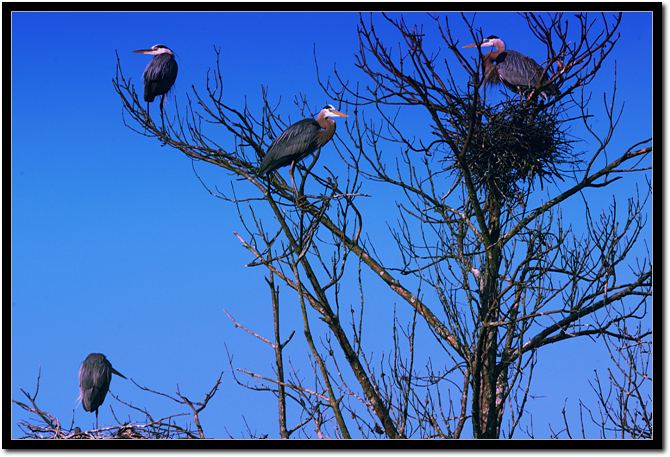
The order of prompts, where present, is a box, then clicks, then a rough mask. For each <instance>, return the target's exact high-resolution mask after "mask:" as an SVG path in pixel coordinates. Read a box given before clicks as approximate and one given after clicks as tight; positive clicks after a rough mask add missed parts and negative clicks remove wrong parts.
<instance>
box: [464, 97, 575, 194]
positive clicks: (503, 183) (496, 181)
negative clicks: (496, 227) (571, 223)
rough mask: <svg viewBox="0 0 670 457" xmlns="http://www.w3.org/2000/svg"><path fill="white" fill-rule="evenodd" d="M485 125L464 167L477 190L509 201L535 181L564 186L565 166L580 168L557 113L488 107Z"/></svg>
mask: <svg viewBox="0 0 670 457" xmlns="http://www.w3.org/2000/svg"><path fill="white" fill-rule="evenodd" d="M480 120H481V121H480V123H479V128H478V129H476V131H475V132H474V135H473V136H472V139H471V141H470V143H469V147H468V148H467V150H466V151H465V155H464V163H463V165H464V166H466V167H468V169H469V170H470V173H471V175H472V179H473V181H474V184H475V185H476V186H477V187H481V186H486V187H487V188H488V189H489V190H490V191H491V192H495V193H496V194H498V195H499V196H500V197H502V198H504V197H506V196H510V195H513V194H516V193H517V192H518V191H519V190H520V189H521V187H522V186H523V185H530V186H532V185H533V183H534V182H535V178H538V179H539V180H540V184H542V183H543V180H547V181H550V182H554V181H555V179H556V178H558V179H560V180H562V179H563V178H562V176H561V175H562V174H563V173H564V172H565V169H564V166H565V165H566V164H570V163H574V162H575V157H574V156H573V155H572V154H571V148H570V147H569V146H570V142H569V141H568V140H567V139H566V134H565V132H564V131H563V130H562V128H561V127H562V123H561V121H560V119H559V115H558V110H557V109H545V108H543V107H542V106H541V105H537V104H527V103H519V101H518V100H510V101H507V102H504V103H502V104H499V105H496V106H493V107H485V108H484V109H483V112H482V116H481V117H480Z"/></svg>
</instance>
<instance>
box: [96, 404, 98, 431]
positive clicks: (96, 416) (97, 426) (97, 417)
mask: <svg viewBox="0 0 670 457" xmlns="http://www.w3.org/2000/svg"><path fill="white" fill-rule="evenodd" d="M95 428H96V429H97V428H98V410H97V409H96V410H95Z"/></svg>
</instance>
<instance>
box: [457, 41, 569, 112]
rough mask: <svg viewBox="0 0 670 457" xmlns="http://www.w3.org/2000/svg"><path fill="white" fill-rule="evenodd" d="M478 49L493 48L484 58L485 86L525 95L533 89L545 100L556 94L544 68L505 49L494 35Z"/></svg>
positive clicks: (502, 43) (503, 43)
mask: <svg viewBox="0 0 670 457" xmlns="http://www.w3.org/2000/svg"><path fill="white" fill-rule="evenodd" d="M476 46H477V44H469V45H467V46H463V47H464V48H474V47H476ZM479 46H480V47H482V48H483V47H495V48H496V49H495V51H491V52H489V53H488V54H486V56H485V57H484V82H485V83H487V84H500V83H502V84H504V85H505V86H506V87H507V88H509V89H510V90H513V91H515V92H516V93H519V94H522V95H525V94H527V93H528V92H529V91H530V90H532V89H539V90H540V95H541V96H542V98H544V99H545V100H546V99H547V94H549V95H557V94H558V89H557V88H556V85H555V84H554V83H549V84H548V82H549V77H548V76H547V73H546V72H545V71H544V69H543V68H542V67H541V66H540V65H538V63H537V62H535V61H534V60H533V59H531V58H530V57H528V56H525V55H523V54H521V53H520V52H516V51H512V50H508V49H507V48H506V47H505V42H504V41H503V40H501V39H500V38H498V37H497V36H495V35H491V36H489V37H487V38H486V39H485V40H484V41H482V42H481V44H480V45H479Z"/></svg>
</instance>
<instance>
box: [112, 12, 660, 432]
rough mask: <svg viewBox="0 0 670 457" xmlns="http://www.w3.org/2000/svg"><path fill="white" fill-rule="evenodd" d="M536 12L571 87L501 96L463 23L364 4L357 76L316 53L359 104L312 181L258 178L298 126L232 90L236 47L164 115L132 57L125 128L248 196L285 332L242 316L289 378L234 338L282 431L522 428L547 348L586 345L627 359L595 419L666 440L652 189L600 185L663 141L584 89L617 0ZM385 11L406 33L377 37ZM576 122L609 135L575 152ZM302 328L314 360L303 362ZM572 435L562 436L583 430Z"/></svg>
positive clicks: (471, 26) (220, 194)
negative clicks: (657, 357) (647, 234)
mask: <svg viewBox="0 0 670 457" xmlns="http://www.w3.org/2000/svg"><path fill="white" fill-rule="evenodd" d="M523 17H524V19H525V22H526V23H527V25H528V27H529V29H530V30H531V32H532V33H533V35H534V36H535V37H536V38H537V40H539V41H540V42H541V43H543V44H544V45H545V47H546V50H547V54H546V60H545V62H544V63H543V66H544V68H545V72H546V74H547V75H548V77H549V81H550V83H551V84H556V86H557V87H559V91H560V93H559V94H558V95H556V96H555V97H553V98H551V99H550V100H547V101H542V100H541V99H540V97H539V95H540V93H539V92H540V90H539V88H536V89H537V90H531V91H530V93H529V94H525V95H524V96H519V95H514V94H509V97H506V98H500V97H496V94H495V93H494V92H493V91H491V89H490V88H489V90H488V93H487V91H486V90H485V87H484V67H483V65H482V62H483V59H482V57H483V56H482V54H481V50H479V49H478V52H477V53H472V54H471V55H470V54H464V53H462V52H461V46H462V44H465V43H461V41H459V39H457V38H456V37H454V36H452V32H451V28H450V24H449V19H448V18H447V17H444V16H432V15H427V16H426V19H427V20H426V24H424V25H420V24H408V23H406V21H405V19H404V18H403V17H402V16H399V15H394V16H391V15H385V14H384V15H379V14H372V15H361V16H360V18H359V23H358V41H359V50H358V52H357V54H356V56H355V63H356V67H357V68H358V69H359V73H358V76H359V77H360V79H355V78H353V77H352V76H351V75H342V74H340V73H339V72H338V70H337V68H336V67H335V68H334V69H333V71H332V73H331V74H330V75H328V76H324V75H323V72H322V71H321V69H319V68H318V67H317V72H318V75H319V84H320V85H321V87H322V88H323V91H324V93H325V94H327V95H328V97H329V98H330V99H332V100H336V101H338V102H339V103H341V105H342V108H343V111H346V112H349V113H351V114H353V116H352V117H351V121H350V122H348V123H347V124H345V125H346V127H345V129H344V131H340V132H339V133H338V134H337V135H336V138H335V140H334V141H333V142H332V143H330V144H329V145H328V148H333V149H334V150H336V152H337V155H338V157H339V158H340V159H341V161H342V162H343V163H344V164H345V165H346V171H345V172H344V173H342V172H340V173H335V172H333V171H332V170H331V169H329V167H328V166H327V165H325V164H324V163H322V161H319V152H318V151H317V153H316V154H314V155H313V157H311V158H308V159H306V160H305V161H304V162H303V163H301V164H299V165H298V166H297V167H296V174H295V179H294V180H285V179H284V178H283V177H282V176H281V175H280V174H278V173H277V174H273V175H271V176H269V177H268V178H260V177H258V176H257V174H256V167H257V164H258V163H259V161H260V159H261V158H262V157H263V156H264V154H265V152H266V151H267V148H268V147H269V145H270V144H271V142H272V140H273V139H274V138H276V137H277V136H278V135H279V134H280V133H281V131H283V130H284V129H285V128H286V127H287V126H288V124H289V123H288V122H287V119H286V118H285V117H282V116H279V115H277V114H276V113H277V112H278V111H280V110H279V109H278V108H279V104H278V103H275V102H273V101H272V100H273V98H272V97H271V96H270V94H269V91H268V89H266V88H264V89H263V90H262V93H261V96H260V99H261V100H262V103H261V104H259V106H260V108H258V109H257V110H255V109H253V108H251V107H250V106H248V105H245V106H242V107H236V106H231V105H230V104H228V103H227V102H226V97H225V92H224V87H223V69H222V67H221V63H220V60H219V52H218V50H216V49H215V59H216V61H215V66H214V68H213V69H212V70H211V71H210V72H209V73H208V75H207V82H206V84H205V87H204V88H202V89H198V88H196V87H193V88H192V91H191V92H190V93H188V94H187V96H186V100H185V101H183V102H180V103H175V109H174V111H173V113H172V115H171V116H167V117H166V123H165V129H163V128H160V127H159V126H158V125H156V124H155V123H154V121H153V119H152V118H150V117H149V116H148V114H147V113H146V111H145V110H144V108H143V106H142V105H143V103H141V102H140V100H139V98H138V95H137V92H136V89H135V87H134V85H133V84H132V82H131V81H130V80H129V79H128V78H127V77H126V76H125V75H124V73H123V71H122V66H121V61H120V59H118V57H117V73H116V76H115V78H114V80H113V83H114V88H115V90H116V92H117V94H118V95H119V98H120V101H121V104H122V107H123V113H124V114H123V115H124V122H125V123H126V125H127V126H128V127H129V128H130V129H132V130H134V131H135V132H137V133H138V134H141V135H145V136H147V137H149V138H152V139H155V140H156V141H159V142H161V143H163V144H165V145H166V146H167V147H169V148H173V149H175V150H177V151H179V152H181V153H183V154H184V155H186V156H187V157H190V158H192V159H193V160H195V161H202V162H207V163H210V164H212V165H215V166H218V167H220V168H221V169H223V170H225V172H227V173H228V174H229V175H230V176H231V178H232V179H231V181H230V189H229V190H226V191H222V190H221V189H218V188H215V187H212V186H209V185H208V184H207V183H206V182H205V181H204V180H203V179H202V178H200V176H197V177H198V179H200V180H201V182H202V184H203V185H204V186H205V188H206V189H207V190H208V191H209V192H210V193H211V194H212V195H213V196H215V197H217V198H220V199H222V200H223V201H225V202H227V203H228V204H231V205H232V207H234V208H235V210H236V212H237V215H238V218H239V227H240V229H239V230H238V233H236V237H237V239H238V240H239V242H240V243H241V245H242V246H243V247H244V249H246V250H247V251H248V252H249V255H250V259H251V260H250V262H249V266H250V267H260V268H263V269H264V270H265V271H266V272H267V277H266V279H267V283H268V286H269V297H270V300H269V303H270V304H271V308H272V314H271V315H272V316H273V323H274V325H273V335H271V336H269V337H268V336H265V335H261V334H260V333H258V332H256V331H255V330H253V326H254V323H253V322H252V323H246V322H238V321H237V320H235V318H234V317H233V315H234V311H233V312H232V313H229V318H230V319H231V321H232V323H233V325H235V326H236V327H237V328H239V329H241V330H243V331H246V332H247V333H249V334H250V336H251V337H253V338H254V339H256V340H257V341H260V342H261V343H262V344H264V345H266V346H267V347H268V348H269V349H271V352H272V359H273V361H274V362H273V367H272V372H271V373H266V372H262V371H259V370H256V369H249V368H247V367H243V366H239V365H237V364H236V362H235V358H234V354H231V353H229V360H230V364H231V367H232V372H233V374H234V376H235V380H236V381H237V382H238V383H240V384H241V385H244V386H246V387H248V388H249V389H254V390H258V391H265V392H271V393H272V394H273V395H275V396H276V397H277V402H278V403H277V418H278V419H277V424H278V433H277V436H279V437H281V438H289V437H337V438H350V437H387V438H461V437H469V436H472V437H474V438H500V437H505V438H512V437H514V436H515V434H518V432H519V430H520V428H522V426H523V422H522V419H523V418H524V416H525V415H527V414H531V415H532V411H528V399H529V396H530V395H531V393H532V390H533V384H532V380H533V373H534V368H535V366H536V364H537V363H538V360H539V359H540V358H541V357H542V354H543V348H545V347H546V346H549V345H556V344H560V343H561V342H562V341H565V340H570V339H575V338H580V339H584V340H586V339H587V338H588V339H591V340H592V341H594V342H596V343H598V342H600V344H605V345H606V347H607V348H608V349H609V350H610V353H611V354H613V361H614V364H613V367H616V368H613V369H612V370H611V371H609V372H608V375H607V380H606V381H604V380H603V379H602V377H597V378H595V381H594V389H595V390H596V392H597V393H598V396H599V398H600V405H597V406H595V407H594V408H600V410H601V411H602V412H603V413H607V414H605V415H603V416H602V418H603V419H602V421H601V422H599V424H602V427H609V429H614V430H618V431H621V433H622V436H627V437H635V438H648V437H650V436H652V428H651V423H652V420H651V419H652V413H651V402H650V399H649V396H648V388H647V387H644V386H643V384H645V383H648V382H651V378H650V375H649V368H648V360H647V362H645V361H644V360H645V359H644V354H646V352H643V348H645V349H644V351H647V350H648V346H649V344H650V334H649V332H648V331H644V330H641V329H642V328H644V327H645V326H647V325H648V321H649V313H648V310H647V306H648V301H649V297H650V296H651V293H652V266H651V260H650V259H651V255H650V253H649V252H648V249H647V250H646V252H645V254H644V255H642V256H639V255H638V254H637V252H638V251H639V250H640V249H641V250H642V251H644V250H645V246H644V237H643V236H641V235H642V233H643V229H644V227H645V224H646V203H647V201H648V198H649V196H650V193H651V186H650V185H649V183H648V181H647V186H646V188H643V189H636V190H635V191H632V192H630V194H629V195H626V196H625V203H624V206H625V208H623V209H622V208H621V205H622V203H621V201H620V199H621V197H620V196H614V195H612V196H611V204H610V206H609V208H605V209H604V210H601V209H600V208H597V209H594V208H592V206H593V205H592V203H591V200H590V199H591V196H592V195H595V194H597V193H600V194H603V193H605V192H606V191H607V189H608V188H609V187H610V186H611V185H612V184H613V183H615V182H617V181H619V180H625V179H628V180H631V182H634V179H635V177H639V176H643V177H644V176H647V175H648V174H649V173H650V165H649V162H650V160H649V158H650V154H651V152H652V148H651V145H650V144H651V140H650V139H646V138H644V139H639V138H635V139H632V140H631V141H630V146H629V147H628V148H626V149H625V150H621V151H612V148H611V140H612V136H613V134H614V132H615V130H616V128H617V125H618V121H619V119H620V108H619V104H618V102H617V98H616V83H615V80H613V85H612V91H611V93H610V95H609V96H608V97H605V98H604V99H603V101H604V110H605V119H604V120H605V121H606V122H605V124H606V128H605V130H604V131H601V130H598V129H596V128H595V127H594V124H593V116H594V114H592V112H594V111H597V110H595V108H594V104H595V102H594V101H592V99H591V96H590V94H589V92H588V87H589V85H590V84H591V82H592V81H593V79H594V78H595V76H596V75H597V74H599V73H600V72H602V71H603V69H604V68H605V67H604V66H603V65H604V63H605V62H606V61H607V59H608V56H609V55H610V53H611V52H612V50H613V49H614V46H615V44H616V40H617V38H618V28H619V24H620V21H621V14H618V15H612V16H607V15H598V16H595V17H591V16H589V15H587V14H582V13H580V14H577V15H570V16H567V15H563V14H539V15H536V14H525V15H524V16H523ZM458 20H461V21H463V23H464V24H465V25H466V27H467V30H468V31H469V36H467V37H461V38H466V39H467V42H473V41H474V42H481V38H482V32H481V31H480V30H479V29H478V28H477V26H476V23H475V22H474V20H473V19H472V18H469V17H467V16H465V15H463V16H461V18H460V19H458ZM379 22H383V23H384V26H385V27H387V28H388V27H389V26H390V28H391V29H392V30H393V31H394V32H395V34H396V36H397V41H394V42H389V41H388V40H389V38H388V34H385V35H384V38H382V37H381V36H380V34H379V33H378V32H377V28H376V27H377V25H378V23H379ZM315 57H316V56H315ZM315 62H316V59H315ZM295 106H296V108H297V110H298V111H299V112H300V113H301V114H302V115H303V116H304V117H307V116H310V103H309V102H308V100H306V99H304V98H301V97H298V98H296V99H295ZM294 111H295V110H294ZM411 119H415V120H416V119H418V120H420V121H421V124H420V125H417V123H416V122H410V120H411ZM599 120H600V121H602V120H603V119H599ZM406 125H412V127H411V128H406ZM572 126H582V128H583V129H584V130H585V131H586V132H587V133H588V135H590V136H591V142H592V143H594V144H595V145H596V147H595V149H594V150H591V151H588V152H586V153H584V154H583V155H578V154H576V153H575V151H574V145H573V142H574V140H573V139H572V138H571V137H570V136H569V135H568V133H567V132H568V129H570V128H571V127H572ZM231 139H232V140H233V141H231ZM225 145H231V146H225ZM323 162H326V161H323ZM317 163H318V164H319V165H318V166H317ZM545 184H546V188H545ZM538 187H539V189H538ZM373 188H374V189H383V191H384V192H386V193H387V195H392V196H394V197H395V198H396V202H397V203H396V206H397V210H398V211H397V213H398V215H397V218H396V220H395V221H393V220H389V221H387V222H388V224H389V226H390V227H391V230H390V235H391V237H392V239H391V240H390V242H389V240H386V239H384V236H381V235H380V234H378V233H373V232H369V231H367V230H366V229H365V228H364V227H365V226H366V224H365V223H366V221H367V222H369V220H368V219H366V212H365V210H364V209H363V207H364V206H365V205H366V204H367V202H369V201H370V200H371V199H372V198H373V197H371V196H370V191H369V189H373ZM617 197H618V198H617ZM568 203H570V204H571V205H573V206H574V205H579V206H580V208H581V210H582V211H583V217H584V218H585V221H586V223H585V224H584V227H583V229H582V228H578V227H576V226H574V224H572V223H571V222H572V220H574V215H573V212H574V209H571V210H570V212H571V213H570V219H567V218H566V216H565V215H564V208H565V207H566V205H567V204H568ZM267 210H269V214H270V215H271V217H267V216H263V215H265V214H268V213H266V212H265V211H267ZM594 213H597V214H594ZM393 241H394V242H395V243H393ZM390 246H393V248H389V247H390ZM398 258H399V259H400V261H398V260H397V259H398ZM373 281H374V282H380V283H381V284H384V285H385V286H386V287H387V289H388V291H389V297H394V298H395V299H396V300H399V303H397V304H396V305H393V306H392V305H388V309H385V310H384V309H376V312H377V313H379V312H383V313H388V315H393V325H392V328H390V329H389V332H388V334H387V335H375V338H387V344H386V347H387V348H390V349H388V350H387V351H386V352H384V353H382V354H379V353H373V351H370V350H368V349H367V347H368V345H369V343H368V341H369V339H370V336H368V335H367V334H366V329H367V328H368V325H369V319H370V318H369V314H367V315H366V312H365V311H366V305H367V304H368V303H369V302H370V300H371V297H370V293H369V292H368V290H369V288H370V283H371V282H373ZM352 286H356V287H355V288H356V289H357V290H358V293H357V296H353V295H356V294H351V292H350V291H351V290H352V289H353V287H352ZM280 292H281V293H280ZM280 296H281V297H282V303H285V302H286V301H287V300H288V301H289V302H290V303H297V305H298V308H299V310H300V313H301V317H302V322H303V329H302V330H303V337H304V339H303V338H296V337H295V335H294V333H293V331H287V330H286V329H284V330H283V331H282V325H281V322H280V312H279V309H280ZM372 300H374V298H372ZM376 305H377V307H378V308H379V306H381V305H380V303H376ZM407 311H409V313H408V312H407ZM366 316H367V317H366ZM407 316H409V318H407ZM631 328H636V329H640V330H639V331H637V332H633V333H631V332H630V331H629V330H627V329H631ZM287 334H288V337H285V335H287ZM298 340H300V341H298ZM302 343H304V345H303V346H302V347H303V348H304V349H305V351H306V357H302V359H306V360H308V366H309V367H310V370H309V373H308V374H306V372H305V370H304V366H303V365H302V364H301V365H300V366H296V365H294V363H293V362H294V359H292V358H291V357H289V356H287V355H286V354H287V352H286V351H287V348H291V347H293V346H292V345H296V346H297V345H299V344H302ZM438 354H439V358H437V357H436V355H438ZM620 358H623V362H620V361H619V360H620ZM617 370H618V371H617ZM636 387H637V388H638V392H636V391H635V388H636ZM612 402H615V403H616V404H617V405H619V411H618V412H617V413H616V414H613V413H612V411H613V410H612V408H611V406H612ZM565 428H566V430H565V431H562V432H560V433H556V436H563V433H564V432H565V436H572V435H571V434H570V433H567V424H566V427H565ZM526 433H527V434H528V435H530V436H532V431H529V430H528V429H526Z"/></svg>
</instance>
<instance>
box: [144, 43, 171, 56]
mask: <svg viewBox="0 0 670 457" xmlns="http://www.w3.org/2000/svg"><path fill="white" fill-rule="evenodd" d="M148 54H151V55H153V56H157V55H158V54H174V53H173V52H172V49H170V48H168V47H167V46H165V45H164V44H155V45H153V46H152V47H151V52H149V53H148Z"/></svg>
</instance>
